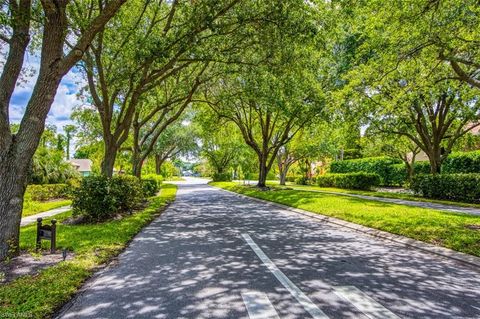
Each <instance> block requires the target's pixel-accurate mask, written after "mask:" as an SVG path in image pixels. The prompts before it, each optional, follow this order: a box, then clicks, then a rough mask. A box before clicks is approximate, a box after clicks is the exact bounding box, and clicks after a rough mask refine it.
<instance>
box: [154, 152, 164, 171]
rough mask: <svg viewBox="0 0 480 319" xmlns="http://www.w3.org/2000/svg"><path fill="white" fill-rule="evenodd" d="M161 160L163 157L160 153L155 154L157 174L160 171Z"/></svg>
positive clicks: (162, 160)
mask: <svg viewBox="0 0 480 319" xmlns="http://www.w3.org/2000/svg"><path fill="white" fill-rule="evenodd" d="M163 162H164V159H163V158H162V156H161V155H155V172H156V173H157V175H160V174H161V173H162V165H163Z"/></svg>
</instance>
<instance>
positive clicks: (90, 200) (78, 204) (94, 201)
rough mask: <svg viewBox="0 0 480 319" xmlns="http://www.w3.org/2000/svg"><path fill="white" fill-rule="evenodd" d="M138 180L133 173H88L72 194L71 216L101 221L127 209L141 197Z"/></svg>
mask: <svg viewBox="0 0 480 319" xmlns="http://www.w3.org/2000/svg"><path fill="white" fill-rule="evenodd" d="M142 195H143V194H142V187H141V184H140V182H139V180H138V179H137V178H136V177H133V176H114V177H113V178H107V177H105V176H102V175H99V176H96V175H92V176H88V177H85V178H83V180H82V183H81V185H80V187H79V188H78V189H77V190H75V192H74V196H73V202H72V207H73V215H74V216H78V215H82V216H84V217H85V218H86V219H87V220H89V221H101V220H106V219H108V218H111V217H113V216H114V215H116V214H118V213H124V212H129V211H131V210H132V209H133V208H135V207H136V206H137V205H138V204H139V203H140V202H141V201H142V199H143V196H142Z"/></svg>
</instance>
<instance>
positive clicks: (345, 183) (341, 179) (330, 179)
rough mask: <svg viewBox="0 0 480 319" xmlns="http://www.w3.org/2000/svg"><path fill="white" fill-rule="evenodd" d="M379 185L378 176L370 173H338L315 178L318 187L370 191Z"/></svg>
mask: <svg viewBox="0 0 480 319" xmlns="http://www.w3.org/2000/svg"><path fill="white" fill-rule="evenodd" d="M379 184H380V176H378V174H372V173H363V172H359V173H338V174H325V175H321V176H318V177H317V185H318V186H320V187H338V188H346V189H362V190H370V189H371V188H372V187H374V186H378V185H379Z"/></svg>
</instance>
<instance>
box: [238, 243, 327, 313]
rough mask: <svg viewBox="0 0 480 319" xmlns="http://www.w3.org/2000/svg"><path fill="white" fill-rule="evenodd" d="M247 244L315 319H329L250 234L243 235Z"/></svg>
mask: <svg viewBox="0 0 480 319" xmlns="http://www.w3.org/2000/svg"><path fill="white" fill-rule="evenodd" d="M242 237H243V238H244V239H245V241H246V242H247V244H248V245H249V246H250V247H251V248H252V249H253V251H254V252H255V254H257V256H258V258H260V260H261V261H262V262H263V264H264V265H265V266H267V268H268V270H270V272H271V273H272V274H273V275H274V276H275V277H276V278H277V279H278V281H279V282H280V283H281V284H282V285H283V286H284V287H285V288H286V289H287V290H288V292H290V294H291V295H292V296H293V297H295V299H297V301H298V302H299V303H300V304H301V305H302V306H303V308H304V309H305V310H306V311H307V312H308V313H309V314H310V315H311V316H312V317H313V318H314V319H328V316H327V315H326V314H325V313H324V312H323V311H322V310H320V308H318V307H317V306H316V305H315V304H314V303H313V302H312V300H310V298H308V296H307V295H305V294H304V293H303V292H302V291H301V290H300V288H298V287H297V286H296V285H295V284H294V283H293V282H291V281H290V279H288V278H287V276H285V274H284V273H283V272H282V271H281V270H280V269H278V267H277V266H276V265H275V264H274V263H273V262H272V261H271V260H270V258H268V256H267V255H265V253H264V252H263V250H262V249H260V247H258V245H257V244H256V243H255V242H254V241H253V239H252V238H251V237H250V236H249V235H248V234H242Z"/></svg>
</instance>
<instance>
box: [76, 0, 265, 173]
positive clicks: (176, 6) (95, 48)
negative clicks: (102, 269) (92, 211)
mask: <svg viewBox="0 0 480 319" xmlns="http://www.w3.org/2000/svg"><path fill="white" fill-rule="evenodd" d="M238 2H239V0H225V1H211V0H203V1H197V2H185V3H183V2H181V1H162V2H161V3H160V4H156V3H151V2H139V1H137V2H134V3H135V5H132V6H130V7H129V10H128V11H127V10H125V11H123V12H122V15H121V16H118V17H117V18H116V19H115V21H114V24H115V26H116V28H111V29H105V30H103V32H101V33H99V35H98V36H97V38H96V40H95V42H94V43H93V44H92V46H90V50H89V51H88V52H87V54H86V55H85V57H84V59H83V61H84V63H83V67H84V71H85V74H86V77H87V79H88V87H89V92H90V95H91V97H92V102H93V104H94V105H95V106H96V107H97V109H98V111H99V115H100V118H101V123H102V128H103V136H104V138H103V140H104V143H105V148H104V160H103V163H102V172H103V174H105V175H107V176H111V174H112V172H113V166H114V164H115V157H116V154H117V152H118V150H119V149H120V148H121V147H122V145H123V143H124V142H125V141H126V140H127V138H128V134H129V132H130V128H131V125H132V121H133V118H134V116H135V113H136V109H137V107H139V105H140V103H141V101H142V99H143V98H144V96H145V95H146V94H148V93H149V92H150V91H152V90H154V89H155V88H157V87H158V86H160V85H163V84H164V83H165V82H166V81H167V80H168V79H169V78H170V77H172V76H175V75H177V74H178V73H179V72H181V71H182V70H184V69H186V68H189V67H190V66H191V65H193V64H197V63H200V64H202V65H203V64H205V63H208V62H212V61H213V62H218V63H233V62H234V61H235V60H237V59H238V58H239V57H241V54H240V52H239V51H240V48H242V47H244V46H247V45H246V44H245V43H248V42H249V38H248V37H245V35H244V34H243V33H240V32H238V30H239V29H241V28H246V26H247V25H248V23H249V20H253V19H256V20H255V21H258V17H257V15H258V14H259V13H258V12H251V11H250V10H244V9H243V7H241V8H239V6H237V4H238ZM245 6H247V5H245ZM252 6H254V7H256V6H258V5H255V4H253V3H252ZM237 11H239V12H237ZM261 14H263V15H264V16H267V13H263V12H261ZM252 15H254V17H252ZM250 29H251V28H250ZM119 38H121V39H123V40H122V41H118V39H119ZM162 110H163V109H162ZM162 110H158V111H157V113H161V112H162ZM140 162H141V161H140Z"/></svg>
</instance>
